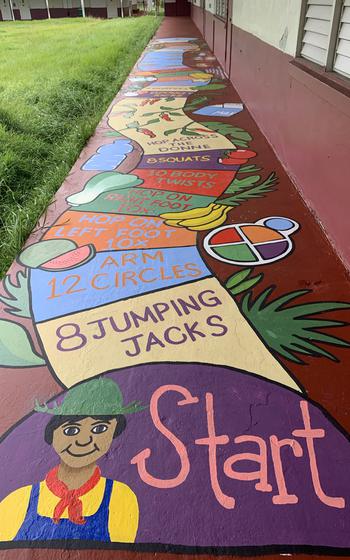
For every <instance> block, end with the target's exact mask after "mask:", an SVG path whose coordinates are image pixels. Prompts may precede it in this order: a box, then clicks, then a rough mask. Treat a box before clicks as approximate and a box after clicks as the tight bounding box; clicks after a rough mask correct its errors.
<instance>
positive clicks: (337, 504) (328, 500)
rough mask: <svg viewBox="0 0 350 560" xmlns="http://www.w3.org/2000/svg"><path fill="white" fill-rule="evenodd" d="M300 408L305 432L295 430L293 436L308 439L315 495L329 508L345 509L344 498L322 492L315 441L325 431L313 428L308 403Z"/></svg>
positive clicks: (302, 402) (303, 403) (303, 402)
mask: <svg viewBox="0 0 350 560" xmlns="http://www.w3.org/2000/svg"><path fill="white" fill-rule="evenodd" d="M300 408H301V414H302V416H303V422H304V426H305V430H294V431H293V432H292V434H293V436H295V437H301V438H305V439H306V446H307V450H308V454H309V461H310V471H311V478H312V483H313V486H314V490H315V494H316V496H317V497H318V499H319V500H320V501H321V502H322V503H324V504H326V505H327V506H330V507H334V508H339V509H343V508H345V500H344V498H342V497H339V498H333V497H331V496H327V495H326V494H325V493H324V491H323V490H322V486H321V482H320V475H319V472H318V466H317V459H316V452H315V446H314V439H317V438H324V437H325V431H324V430H322V429H320V428H319V429H315V428H311V422H310V412H309V404H308V402H307V401H300Z"/></svg>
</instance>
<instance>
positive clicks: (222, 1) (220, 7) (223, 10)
mask: <svg viewBox="0 0 350 560" xmlns="http://www.w3.org/2000/svg"><path fill="white" fill-rule="evenodd" d="M215 13H216V15H217V16H218V17H220V18H222V19H226V16H227V0H216V8H215Z"/></svg>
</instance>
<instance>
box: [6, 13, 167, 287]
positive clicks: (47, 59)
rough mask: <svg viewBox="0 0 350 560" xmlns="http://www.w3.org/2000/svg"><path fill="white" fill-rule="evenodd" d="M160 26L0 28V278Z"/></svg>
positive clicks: (151, 22) (114, 23)
mask: <svg viewBox="0 0 350 560" xmlns="http://www.w3.org/2000/svg"><path fill="white" fill-rule="evenodd" d="M160 21H161V18H158V17H154V16H143V17H139V18H125V19H114V20H98V19H92V18H87V19H85V20H84V19H80V18H79V19H58V20H51V21H33V22H24V21H23V22H8V23H7V22H1V23H0V44H1V48H0V277H2V276H3V275H4V273H5V272H6V270H7V269H8V267H9V266H10V264H11V262H12V261H13V259H14V258H15V256H16V254H17V253H18V251H19V250H20V248H21V246H22V245H23V243H24V241H25V240H26V238H27V237H28V235H29V233H30V232H31V230H32V229H33V228H34V226H35V224H36V222H37V220H38V218H39V217H40V215H41V214H42V213H43V212H44V210H45V209H46V207H47V205H48V203H49V201H50V200H51V198H52V197H53V195H54V193H55V192H56V190H57V189H58V188H59V187H60V185H61V183H62V181H63V180H64V178H65V176H66V175H67V173H68V172H69V170H70V168H71V166H72V165H73V163H74V161H75V160H76V159H77V157H78V155H79V153H80V151H81V150H82V148H83V146H84V145H85V143H86V141H87V139H88V138H89V137H90V136H91V134H92V133H93V131H94V129H95V127H96V125H97V123H98V121H99V120H100V118H101V116H102V115H103V113H104V112H105V111H106V109H107V106H108V104H109V103H110V101H111V100H112V99H113V97H114V95H115V94H116V92H117V91H118V89H119V88H120V86H121V85H122V83H123V82H124V80H125V78H126V77H127V75H128V73H129V72H130V70H131V68H132V66H133V65H134V63H135V62H136V60H137V58H138V57H139V55H140V54H141V52H142V50H143V49H144V47H145V45H146V44H147V43H148V41H149V39H150V38H151V37H152V35H153V34H154V32H155V31H156V29H157V27H158V25H159V23H160Z"/></svg>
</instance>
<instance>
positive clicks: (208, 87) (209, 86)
mask: <svg viewBox="0 0 350 560" xmlns="http://www.w3.org/2000/svg"><path fill="white" fill-rule="evenodd" d="M225 87H226V86H225V84H208V85H207V86H195V87H194V88H193V89H194V90H198V91H201V90H204V89H209V90H214V89H224V88H225Z"/></svg>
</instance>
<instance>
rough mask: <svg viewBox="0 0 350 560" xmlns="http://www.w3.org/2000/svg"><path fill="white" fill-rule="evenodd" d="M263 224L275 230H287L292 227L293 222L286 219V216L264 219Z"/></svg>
mask: <svg viewBox="0 0 350 560" xmlns="http://www.w3.org/2000/svg"><path fill="white" fill-rule="evenodd" d="M264 225H265V226H267V227H269V228H271V229H275V230H277V231H287V230H289V229H292V228H293V227H294V223H293V222H292V221H291V220H287V218H271V219H270V220H266V222H264Z"/></svg>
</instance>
